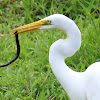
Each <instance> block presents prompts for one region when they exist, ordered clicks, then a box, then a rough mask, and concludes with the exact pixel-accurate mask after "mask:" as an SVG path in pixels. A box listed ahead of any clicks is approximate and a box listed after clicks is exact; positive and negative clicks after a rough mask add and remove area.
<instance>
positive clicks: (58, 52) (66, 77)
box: [12, 14, 100, 100]
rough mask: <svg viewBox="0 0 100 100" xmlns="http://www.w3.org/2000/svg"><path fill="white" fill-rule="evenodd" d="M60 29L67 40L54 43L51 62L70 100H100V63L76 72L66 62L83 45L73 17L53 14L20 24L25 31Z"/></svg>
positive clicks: (50, 54)
mask: <svg viewBox="0 0 100 100" xmlns="http://www.w3.org/2000/svg"><path fill="white" fill-rule="evenodd" d="M48 28H57V29H61V30H63V31H64V32H66V34H67V38H66V39H59V40H57V41H56V42H54V43H53V44H52V45H51V47H50V51H49V63H50V65H51V68H52V71H53V73H54V74H55V76H56V78H57V79H58V81H59V82H60V83H61V85H62V87H63V88H64V90H65V91H66V93H67V94H68V96H69V98H70V99H71V100H100V62H96V63H93V64H92V65H90V66H89V67H88V68H87V69H86V71H84V72H75V71H73V70H72V69H70V68H69V67H68V66H67V65H66V64H65V61H64V60H65V58H67V57H71V56H72V55H73V54H74V53H75V52H76V51H77V50H78V49H79V48H80V46H81V32H80V30H79V28H78V27H77V25H76V24H75V23H74V21H72V20H71V19H70V18H68V17H66V16H64V15H61V14H54V15H51V16H48V17H46V18H44V19H42V20H40V21H37V22H34V23H31V24H28V25H25V26H21V27H18V28H16V29H14V30H12V31H15V30H20V29H23V30H21V31H19V32H18V33H23V32H27V31H31V30H38V29H48Z"/></svg>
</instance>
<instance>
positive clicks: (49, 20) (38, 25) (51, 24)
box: [10, 14, 70, 33]
mask: <svg viewBox="0 0 100 100" xmlns="http://www.w3.org/2000/svg"><path fill="white" fill-rule="evenodd" d="M67 20H70V19H69V18H68V17H67V18H66V16H64V15H61V14H54V15H51V16H48V17H46V18H43V19H42V20H39V21H36V22H34V23H30V24H27V25H24V26H20V27H18V28H15V29H13V30H11V31H10V32H12V31H15V30H16V31H17V30H20V31H18V33H24V32H28V31H32V30H41V29H49V28H57V29H62V30H64V29H65V28H66V27H64V24H66V23H67V24H68V21H67Z"/></svg>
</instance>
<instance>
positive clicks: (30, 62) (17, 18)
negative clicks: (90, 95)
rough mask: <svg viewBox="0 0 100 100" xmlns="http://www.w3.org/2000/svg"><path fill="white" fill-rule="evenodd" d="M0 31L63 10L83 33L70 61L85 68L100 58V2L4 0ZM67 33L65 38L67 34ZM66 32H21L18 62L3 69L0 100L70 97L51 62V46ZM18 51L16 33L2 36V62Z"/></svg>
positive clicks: (74, 66) (0, 9) (1, 0)
mask: <svg viewBox="0 0 100 100" xmlns="http://www.w3.org/2000/svg"><path fill="white" fill-rule="evenodd" d="M0 4H2V5H0V33H2V32H4V34H7V32H8V31H9V30H11V29H13V28H15V27H18V26H20V25H24V24H27V23H30V22H33V21H36V20H39V19H41V18H44V17H45V16H47V15H50V14H54V13H61V14H64V15H67V16H68V17H70V18H71V19H73V20H74V21H75V22H76V23H77V25H78V27H79V28H80V30H81V32H82V46H81V48H80V49H79V50H78V51H77V52H76V54H75V55H73V56H72V57H70V58H67V59H66V64H67V65H68V66H72V67H71V68H72V69H73V70H75V71H84V70H85V69H86V68H87V67H88V66H89V65H90V64H92V63H94V62H96V61H100V24H99V23H100V9H99V6H100V3H99V1H98V0H84V1H81V0H72V1H70V0H51V1H49V0H30V2H29V0H22V1H20V0H0ZM63 36H64V37H63ZM65 37H66V35H65V34H64V33H63V32H62V31H59V30H43V31H35V32H28V33H24V34H20V35H19V39H20V45H21V53H20V57H19V58H18V60H17V61H15V62H14V63H13V64H11V65H10V66H8V67H5V68H0V100H69V99H68V97H67V95H66V93H65V91H64V90H63V88H62V87H61V85H60V83H59V82H58V81H57V79H56V78H55V76H54V74H53V72H52V70H51V67H50V65H49V62H48V55H49V48H50V45H51V44H52V43H53V42H54V41H56V40H58V39H59V38H65ZM15 53H16V45H15V39H14V36H7V37H0V65H1V64H4V63H6V62H8V61H9V60H11V59H12V58H13V57H14V56H15Z"/></svg>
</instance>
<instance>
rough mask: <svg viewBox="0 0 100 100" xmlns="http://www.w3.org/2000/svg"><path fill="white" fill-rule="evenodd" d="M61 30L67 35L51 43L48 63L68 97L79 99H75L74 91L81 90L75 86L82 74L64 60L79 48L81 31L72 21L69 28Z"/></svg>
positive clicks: (77, 85) (79, 81) (77, 84)
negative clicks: (65, 37)
mask: <svg viewBox="0 0 100 100" xmlns="http://www.w3.org/2000/svg"><path fill="white" fill-rule="evenodd" d="M63 30H64V31H65V32H66V34H67V36H68V37H67V39H65V40H62V39H60V40H57V41H56V42H54V43H53V44H52V45H51V47H50V51H49V63H50V65H51V68H52V71H53V73H54V74H55V76H56V77H57V79H58V81H59V82H60V83H61V85H62V86H63V88H64V89H65V91H66V92H67V93H68V95H69V96H70V97H74V99H71V100H80V99H77V93H76V92H77V91H81V87H82V86H81V87H80V88H78V89H80V90H78V89H77V87H79V86H80V85H79V84H80V83H81V82H82V80H81V79H82V77H83V74H82V73H79V72H75V71H73V70H72V69H70V68H69V67H68V66H66V64H65V62H64V60H65V58H66V57H70V56H72V55H73V54H74V53H75V52H76V51H77V50H78V49H79V48H80V46H81V33H80V31H79V29H78V27H77V26H76V25H75V24H74V23H73V25H72V27H71V28H69V29H66V28H65V29H63ZM81 84H82V83H81ZM83 86H84V85H83ZM72 90H73V91H72ZM73 94H75V96H71V95H73ZM78 97H79V96H78ZM75 98H76V99H75Z"/></svg>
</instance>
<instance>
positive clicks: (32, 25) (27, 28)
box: [10, 20, 51, 35]
mask: <svg viewBox="0 0 100 100" xmlns="http://www.w3.org/2000/svg"><path fill="white" fill-rule="evenodd" d="M50 24H51V21H50V20H39V21H37V22H34V23H30V24H27V25H24V26H20V27H18V28H15V29H13V30H11V31H10V32H13V31H18V30H21V31H18V32H17V33H18V34H19V33H24V32H28V31H32V30H39V29H40V27H42V26H45V25H50ZM11 35H12V34H11Z"/></svg>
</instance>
